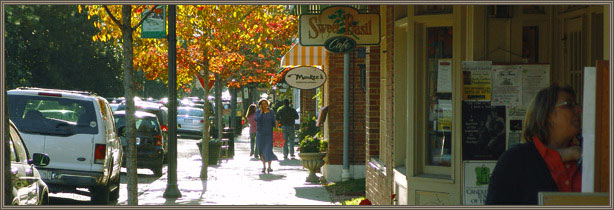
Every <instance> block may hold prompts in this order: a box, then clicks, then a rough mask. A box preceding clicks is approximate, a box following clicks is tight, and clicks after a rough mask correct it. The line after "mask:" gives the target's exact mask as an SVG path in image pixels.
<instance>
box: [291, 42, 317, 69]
mask: <svg viewBox="0 0 614 210" xmlns="http://www.w3.org/2000/svg"><path fill="white" fill-rule="evenodd" d="M326 53H327V52H326V49H325V48H324V47H322V46H302V45H300V44H298V43H296V44H294V45H293V46H292V48H291V49H290V50H289V51H288V53H286V55H284V57H282V58H281V67H282V68H286V67H297V66H319V67H320V68H322V66H325V65H326V64H327V60H326Z"/></svg>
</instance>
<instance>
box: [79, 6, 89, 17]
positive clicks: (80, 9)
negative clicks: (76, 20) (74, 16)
mask: <svg viewBox="0 0 614 210" xmlns="http://www.w3.org/2000/svg"><path fill="white" fill-rule="evenodd" d="M77 8H78V9H79V14H81V11H82V10H83V9H82V8H81V5H79V6H78V7H77ZM88 17H89V15H88Z"/></svg>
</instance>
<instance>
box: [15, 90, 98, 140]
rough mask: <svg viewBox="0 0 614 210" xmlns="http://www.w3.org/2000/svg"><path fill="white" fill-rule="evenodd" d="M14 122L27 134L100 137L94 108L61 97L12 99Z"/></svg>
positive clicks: (21, 97)
mask: <svg viewBox="0 0 614 210" xmlns="http://www.w3.org/2000/svg"><path fill="white" fill-rule="evenodd" d="M8 101H9V111H10V113H11V115H10V118H11V120H12V121H13V123H15V125H16V126H17V128H19V130H20V131H21V132H24V133H36V134H43V135H61V136H67V135H74V134H80V133H85V134H97V133H98V124H97V123H96V112H95V111H94V104H93V103H92V102H91V101H87V100H75V99H68V98H61V97H40V96H23V95H9V96H8Z"/></svg>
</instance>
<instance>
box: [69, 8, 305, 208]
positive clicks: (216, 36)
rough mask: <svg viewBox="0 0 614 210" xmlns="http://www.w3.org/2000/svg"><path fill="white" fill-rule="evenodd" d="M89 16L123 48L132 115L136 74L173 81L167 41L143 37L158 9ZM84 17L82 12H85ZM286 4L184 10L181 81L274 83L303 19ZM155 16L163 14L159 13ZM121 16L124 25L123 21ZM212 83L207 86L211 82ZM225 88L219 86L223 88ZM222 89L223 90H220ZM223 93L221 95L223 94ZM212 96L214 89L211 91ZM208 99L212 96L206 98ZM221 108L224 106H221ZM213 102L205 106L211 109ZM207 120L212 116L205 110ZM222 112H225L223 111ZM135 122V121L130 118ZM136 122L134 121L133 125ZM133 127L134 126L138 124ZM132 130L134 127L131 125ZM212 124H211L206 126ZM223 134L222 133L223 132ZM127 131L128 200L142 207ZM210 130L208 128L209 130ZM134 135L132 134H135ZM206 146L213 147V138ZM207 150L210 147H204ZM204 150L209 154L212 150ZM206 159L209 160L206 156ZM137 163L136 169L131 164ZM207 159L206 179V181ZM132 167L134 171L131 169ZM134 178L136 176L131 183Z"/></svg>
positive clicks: (180, 14) (106, 38)
mask: <svg viewBox="0 0 614 210" xmlns="http://www.w3.org/2000/svg"><path fill="white" fill-rule="evenodd" d="M85 7H86V8H87V12H88V17H95V16H97V17H98V20H99V21H97V22H95V23H94V25H95V26H96V27H97V28H99V29H100V32H99V33H98V34H96V35H95V36H93V37H92V39H93V40H94V41H103V42H109V43H111V44H114V45H120V44H121V46H122V49H123V57H124V71H125V73H124V74H125V80H126V81H124V87H125V89H126V90H125V93H126V94H125V98H126V100H127V101H126V103H127V112H128V115H129V116H130V114H129V113H131V112H130V110H131V109H132V113H134V101H133V97H134V82H133V81H132V80H133V79H132V78H133V71H134V70H136V71H142V72H143V73H144V75H145V77H146V78H147V79H151V80H153V79H160V80H162V81H168V74H167V69H168V56H167V54H168V50H167V49H168V42H167V39H142V38H139V37H138V36H139V34H140V28H139V27H138V26H139V25H140V23H141V22H142V21H143V18H141V17H147V16H148V15H149V13H147V14H144V11H146V10H147V9H150V10H151V8H154V7H153V6H152V5H136V6H131V5H123V6H119V5H117V6H115V5H104V6H103V5H87V6H85ZM79 10H80V12H81V7H79ZM286 11H287V8H286V6H280V5H179V6H178V7H177V22H176V24H177V31H176V33H177V40H178V42H177V45H178V47H177V82H178V85H177V86H178V87H180V88H183V89H188V90H189V88H190V86H189V85H190V84H192V79H193V78H194V76H197V75H199V74H201V75H203V76H205V79H206V80H205V81H208V80H209V79H211V75H216V77H215V78H217V80H218V81H217V82H216V83H218V84H220V85H224V86H229V87H234V88H239V87H242V86H245V85H247V84H250V83H268V82H269V81H270V79H271V77H272V76H273V75H274V72H275V70H276V69H277V66H279V60H280V58H281V56H283V54H284V53H285V52H286V51H287V50H288V49H289V48H290V47H291V44H292V40H293V39H295V38H296V34H297V24H298V21H297V17H296V16H292V15H289V13H288V12H286ZM153 12H159V11H156V10H153ZM120 17H121V19H122V22H119V21H118V19H119V18H120ZM205 84H207V82H206V83H205ZM218 87H219V86H218ZM219 89H221V88H218V90H219ZM217 92H219V91H217ZM205 94H208V86H205ZM205 97H206V95H205ZM217 107H218V108H219V107H221V106H217ZM207 109H208V103H205V110H207ZM204 113H205V119H208V116H207V114H208V112H207V111H205V112H204ZM218 113H219V112H218ZM127 120H128V122H130V121H129V120H130V118H127ZM132 122H133V121H132ZM132 124H133V123H132ZM128 125H130V123H128ZM207 125H208V124H207V123H205V126H207ZM220 130H221V129H220ZM130 131H131V130H130V128H128V129H127V135H128V136H127V137H128V144H129V148H128V154H127V155H128V157H129V158H128V164H127V166H128V167H127V168H128V191H129V193H128V197H129V198H128V201H129V205H137V204H138V200H137V199H136V196H137V195H136V192H137V190H136V188H137V187H136V183H137V182H136V181H137V180H136V167H134V166H136V161H134V160H136V158H134V159H132V160H131V158H130V157H131V156H134V157H135V156H136V151H135V150H131V148H130V143H131V141H130V140H131V139H132V142H135V140H134V139H133V137H134V138H135V135H136V133H135V129H134V128H133V130H132V133H131V132H130ZM204 131H208V129H204ZM131 134H132V135H131ZM205 134H206V133H205V132H203V141H204V142H207V141H208V139H209V135H206V136H205ZM202 145H203V147H205V146H208V144H202ZM203 151H207V149H206V148H204V149H203ZM203 159H204V157H203ZM132 161H134V165H133V164H131V162H132ZM205 161H206V159H205V160H204V163H203V168H204V170H203V171H201V178H205V179H206V166H207V162H205ZM131 168H132V169H131ZM130 177H133V179H131V178H130Z"/></svg>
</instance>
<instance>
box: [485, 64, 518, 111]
mask: <svg viewBox="0 0 614 210" xmlns="http://www.w3.org/2000/svg"><path fill="white" fill-rule="evenodd" d="M521 71H522V66H520V65H493V66H492V99H491V100H492V104H491V105H492V106H510V105H511V106H518V105H521V104H522V102H521V99H522V98H521V97H522V95H521V88H522V83H521V82H522V79H521V78H522V77H521V73H522V72H521Z"/></svg>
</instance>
